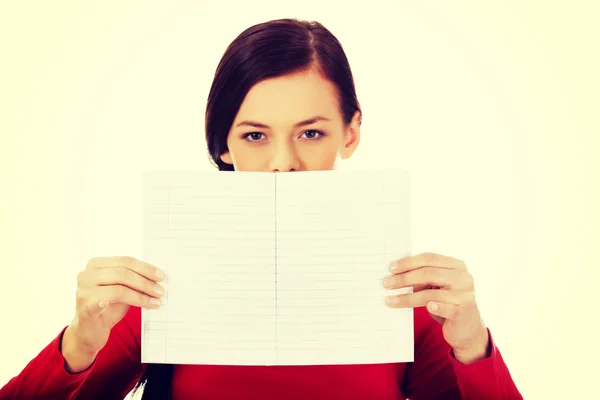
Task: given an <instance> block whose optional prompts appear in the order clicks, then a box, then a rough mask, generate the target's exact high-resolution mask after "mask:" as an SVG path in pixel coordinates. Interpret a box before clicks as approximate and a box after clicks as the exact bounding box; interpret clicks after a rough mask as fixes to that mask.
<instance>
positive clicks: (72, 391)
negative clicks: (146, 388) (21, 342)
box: [0, 307, 143, 400]
mask: <svg viewBox="0 0 600 400" xmlns="http://www.w3.org/2000/svg"><path fill="white" fill-rule="evenodd" d="M140 324H141V311H140V309H139V308H137V307H131V308H130V309H129V311H128V313H127V314H126V316H125V317H124V318H123V319H122V320H121V321H119V322H118V323H117V324H116V325H115V326H114V327H113V329H112V330H111V333H110V336H109V338H108V341H107V343H106V345H105V346H104V348H102V350H100V352H99V353H98V355H97V356H96V359H95V360H94V362H93V363H92V365H90V366H89V367H88V368H87V369H86V370H84V371H81V372H78V373H75V374H72V373H69V372H68V371H67V370H66V369H65V359H64V357H63V355H62V353H61V342H62V337H63V334H64V331H65V329H66V327H65V328H63V329H62V331H61V332H60V334H59V335H58V336H56V338H54V340H52V342H50V344H49V345H48V346H46V347H45V348H44V349H43V350H42V351H41V352H40V353H39V354H38V355H37V356H36V357H35V358H34V359H33V360H31V361H30V362H29V363H28V364H27V366H26V367H25V368H24V369H23V370H22V371H21V373H19V375H17V376H15V377H14V378H13V379H11V380H10V381H9V382H8V383H7V384H6V385H5V386H4V387H3V388H2V389H0V400H5V399H6V400H8V399H20V400H28V399H56V400H58V399H68V400H75V399H86V400H87V399H112V398H121V399H122V398H124V397H125V396H126V395H127V393H129V391H130V390H131V389H132V388H133V386H134V385H135V383H136V382H137V381H138V379H139V377H140V376H141V374H142V372H143V366H142V364H141V361H140V360H141V357H140V354H141V347H140V335H141V333H140V330H141V328H140Z"/></svg>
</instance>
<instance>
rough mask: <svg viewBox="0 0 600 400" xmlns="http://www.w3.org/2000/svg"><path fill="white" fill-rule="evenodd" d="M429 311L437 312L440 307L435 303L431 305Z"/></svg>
mask: <svg viewBox="0 0 600 400" xmlns="http://www.w3.org/2000/svg"><path fill="white" fill-rule="evenodd" d="M429 309H430V310H431V311H437V309H438V305H437V304H435V303H429Z"/></svg>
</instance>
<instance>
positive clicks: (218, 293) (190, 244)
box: [142, 171, 276, 365]
mask: <svg viewBox="0 0 600 400" xmlns="http://www.w3.org/2000/svg"><path fill="white" fill-rule="evenodd" d="M143 199H144V204H143V223H144V227H143V233H144V238H143V259H144V261H146V262H149V263H151V264H154V265H156V266H158V267H160V268H162V269H164V270H165V272H166V274H167V279H166V281H165V282H164V285H165V287H166V295H165V296H164V297H163V299H164V302H163V304H162V305H161V307H160V308H159V309H156V310H154V309H143V311H142V362H144V363H169V364H238V365H257V364H275V347H276V346H275V335H276V326H275V314H276V308H275V306H276V300H275V288H276V286H275V276H276V275H275V203H274V201H275V193H274V178H273V176H272V175H271V174H259V173H242V172H236V173H233V172H219V173H217V172H212V173H211V172H208V173H207V172H201V171H198V172H196V171H189V172H178V171H174V172H168V171H165V172H147V173H145V175H144V195H143Z"/></svg>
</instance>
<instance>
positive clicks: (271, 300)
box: [142, 172, 413, 365]
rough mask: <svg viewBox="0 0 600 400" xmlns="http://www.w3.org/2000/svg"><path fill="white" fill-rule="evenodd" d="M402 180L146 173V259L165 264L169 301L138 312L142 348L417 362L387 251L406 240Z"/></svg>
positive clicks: (256, 361)
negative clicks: (390, 280)
mask: <svg viewBox="0 0 600 400" xmlns="http://www.w3.org/2000/svg"><path fill="white" fill-rule="evenodd" d="M396 178H397V177H395V176H393V175H388V176H376V175H373V174H365V173H358V174H348V173H342V174H337V175H334V174H332V173H329V172H325V173H313V172H310V173H301V174H286V173H284V174H262V173H259V174H253V173H249V174H245V173H241V174H240V173H235V174H230V173H225V174H223V173H213V174H206V173H197V172H185V173H181V174H179V173H176V174H174V173H165V172H161V173H156V174H154V175H153V176H152V175H151V176H148V177H146V178H145V187H146V192H145V193H146V194H147V196H145V198H144V199H145V200H144V201H145V202H144V210H145V214H144V221H145V225H144V227H145V229H144V244H145V247H144V257H145V258H146V257H148V259H147V261H148V262H152V259H154V260H155V263H156V264H157V265H161V266H162V265H165V266H167V267H166V268H165V270H166V271H167V275H168V276H169V281H168V287H167V288H166V289H167V293H168V296H169V301H168V303H167V304H164V305H163V306H161V307H160V309H159V310H145V309H144V310H143V311H142V313H143V323H144V330H143V337H142V358H143V359H144V360H145V362H152V361H155V362H168V363H182V364H185V363H192V364H202V363H205V364H237V365H305V364H336V363H340V364H348V363H376V362H402V361H411V360H412V345H413V342H412V311H409V310H393V309H390V308H388V307H385V305H384V297H385V294H386V293H387V292H386V291H385V289H383V287H382V285H381V281H382V279H383V277H384V275H385V274H386V273H387V264H388V263H389V261H392V260H393V259H395V258H399V256H401V255H403V254H407V253H408V252H409V250H410V236H409V223H410V217H409V216H408V215H406V211H407V207H406V205H407V203H406V201H405V200H406V194H407V193H406V191H407V190H406V185H405V183H406V182H403V181H402V179H396ZM166 181H168V182H170V185H171V186H170V189H169V195H168V196H169V201H168V205H167V207H165V203H161V199H163V198H164V197H163V194H164V189H165V185H164V183H165V182H166ZM206 188H210V189H209V190H206ZM165 215H169V218H168V221H167V220H164V217H165ZM163 221H164V222H167V224H165V223H164V222H163ZM390 243H392V245H390ZM394 244H395V245H394ZM148 323H150V325H148ZM153 323H156V324H154V325H153ZM244 332H245V333H246V335H243V334H242V333H244Z"/></svg>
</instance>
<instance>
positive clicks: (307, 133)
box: [302, 130, 324, 140]
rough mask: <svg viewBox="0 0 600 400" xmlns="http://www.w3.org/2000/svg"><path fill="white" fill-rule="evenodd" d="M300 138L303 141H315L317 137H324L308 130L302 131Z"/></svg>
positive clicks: (320, 133) (317, 132)
mask: <svg viewBox="0 0 600 400" xmlns="http://www.w3.org/2000/svg"><path fill="white" fill-rule="evenodd" d="M302 136H303V138H304V139H307V140H315V139H318V138H319V137H321V136H324V135H323V132H320V131H315V130H309V131H304V132H303V133H302Z"/></svg>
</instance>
